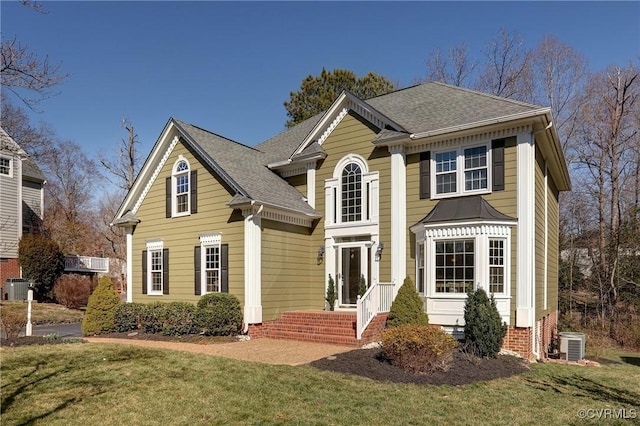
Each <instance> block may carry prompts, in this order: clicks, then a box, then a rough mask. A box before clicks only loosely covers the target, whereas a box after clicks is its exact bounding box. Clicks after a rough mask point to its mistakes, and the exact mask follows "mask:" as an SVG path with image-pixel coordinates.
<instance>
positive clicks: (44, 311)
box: [0, 301, 84, 324]
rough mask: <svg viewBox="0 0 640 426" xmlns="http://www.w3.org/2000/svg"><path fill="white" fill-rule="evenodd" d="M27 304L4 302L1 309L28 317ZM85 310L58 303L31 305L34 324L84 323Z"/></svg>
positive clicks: (0, 304)
mask: <svg viewBox="0 0 640 426" xmlns="http://www.w3.org/2000/svg"><path fill="white" fill-rule="evenodd" d="M27 306H28V304H27V302H6V301H4V302H2V303H0V309H2V310H3V311H4V310H9V311H20V312H23V313H24V315H25V316H26V315H27ZM83 315H84V310H80V309H68V308H66V307H64V306H62V305H58V304H56V303H36V302H33V303H32V304H31V321H32V323H33V324H64V323H72V322H80V321H82V316H83Z"/></svg>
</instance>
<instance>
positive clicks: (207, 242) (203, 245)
mask: <svg viewBox="0 0 640 426" xmlns="http://www.w3.org/2000/svg"><path fill="white" fill-rule="evenodd" d="M208 248H217V249H218V293H219V292H221V291H222V235H221V234H220V233H219V232H211V233H206V234H200V294H201V295H204V294H207V293H211V292H210V291H207V267H206V266H207V249H208Z"/></svg>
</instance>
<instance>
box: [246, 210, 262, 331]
mask: <svg viewBox="0 0 640 426" xmlns="http://www.w3.org/2000/svg"><path fill="white" fill-rule="evenodd" d="M262 210H263V207H262V206H260V207H258V206H251V207H250V208H246V209H243V210H242V215H243V216H244V323H245V325H248V324H260V323H262V294H261V292H262V232H261V231H262V227H261V217H260V215H261V213H262Z"/></svg>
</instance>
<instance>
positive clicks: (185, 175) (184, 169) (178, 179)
mask: <svg viewBox="0 0 640 426" xmlns="http://www.w3.org/2000/svg"><path fill="white" fill-rule="evenodd" d="M174 179H175V180H174V182H175V212H176V213H177V214H181V213H188V212H189V164H188V163H187V162H186V160H180V161H178V164H177V165H176V167H175V172H174Z"/></svg>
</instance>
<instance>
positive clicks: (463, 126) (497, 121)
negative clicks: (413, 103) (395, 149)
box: [409, 108, 551, 140]
mask: <svg viewBox="0 0 640 426" xmlns="http://www.w3.org/2000/svg"><path fill="white" fill-rule="evenodd" d="M550 111H551V110H550V109H549V108H540V109H535V110H532V111H526V112H521V113H517V114H510V115H504V116H502V117H497V118H491V119H488V120H481V121H475V122H473V123H466V124H461V125H458V126H451V127H444V128H442V129H437V130H429V131H427V132H420V133H413V134H411V135H409V138H410V139H411V140H416V139H422V138H428V137H432V136H439V135H444V134H447V133H453V132H460V131H463V130H469V129H473V128H476V127H483V126H490V125H492V124H500V123H505V122H508V121H514V120H522V119H526V118H532V117H536V116H539V115H542V114H545V115H546V114H548V113H550Z"/></svg>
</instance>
